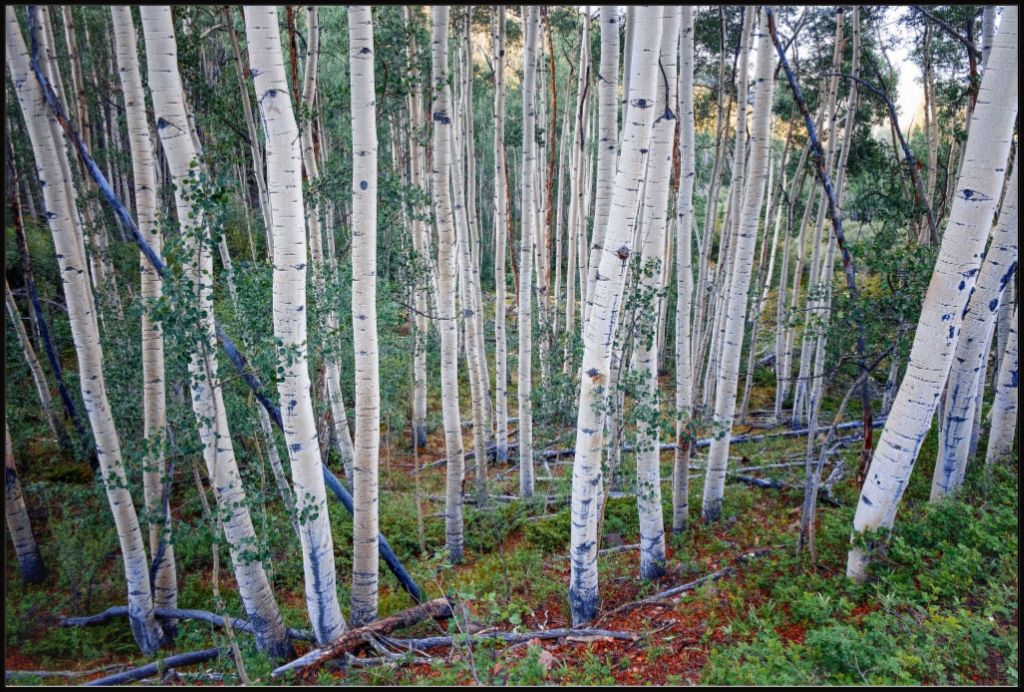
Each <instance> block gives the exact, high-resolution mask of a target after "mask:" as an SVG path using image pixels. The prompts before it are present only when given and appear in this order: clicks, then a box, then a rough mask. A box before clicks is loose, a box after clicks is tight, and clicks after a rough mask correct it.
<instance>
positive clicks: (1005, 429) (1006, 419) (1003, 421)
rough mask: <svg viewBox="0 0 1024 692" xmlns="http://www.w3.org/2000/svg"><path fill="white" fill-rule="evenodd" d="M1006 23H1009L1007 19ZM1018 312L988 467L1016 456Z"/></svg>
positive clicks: (995, 405)
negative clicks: (1014, 441)
mask: <svg viewBox="0 0 1024 692" xmlns="http://www.w3.org/2000/svg"><path fill="white" fill-rule="evenodd" d="M1003 21H1006V20H1005V18H1004V20H1003ZM1017 325H1018V322H1017V310H1016V309H1014V311H1013V320H1012V321H1011V322H1010V334H1009V336H1008V337H1007V339H1006V353H1005V354H1004V355H1003V361H1002V363H1001V364H1000V367H999V377H998V379H997V380H996V396H995V401H993V402H992V428H991V430H990V431H989V435H988V450H987V451H986V452H985V466H986V467H987V466H989V465H991V464H994V463H996V462H997V461H1000V460H1002V459H1004V458H1006V457H1009V456H1010V455H1011V454H1012V453H1013V437H1014V434H1015V433H1016V429H1017V396H1018V394H1017V389H1018V386H1017V382H1018V363H1017V331H1018V327H1017Z"/></svg>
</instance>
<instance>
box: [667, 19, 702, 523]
mask: <svg viewBox="0 0 1024 692" xmlns="http://www.w3.org/2000/svg"><path fill="white" fill-rule="evenodd" d="M680 12H681V19H682V26H681V27H680V34H681V40H680V58H679V195H678V197H677V198H676V234H677V238H676V333H675V337H676V343H675V348H676V353H675V363H676V381H675V385H676V401H675V413H676V415H675V418H676V451H675V458H674V459H673V463H672V531H673V533H682V532H683V531H684V530H686V525H687V522H688V521H689V514H690V447H691V445H692V444H693V431H692V430H691V427H692V426H691V420H692V416H693V360H692V358H691V357H690V352H691V340H690V335H691V328H690V315H691V314H692V307H693V266H692V264H693V261H692V259H691V254H692V243H693V216H694V210H693V183H694V178H695V177H696V161H695V157H694V154H695V144H694V118H693V69H694V64H693V43H694V10H693V8H691V7H689V6H685V5H684V6H683V7H681V8H680Z"/></svg>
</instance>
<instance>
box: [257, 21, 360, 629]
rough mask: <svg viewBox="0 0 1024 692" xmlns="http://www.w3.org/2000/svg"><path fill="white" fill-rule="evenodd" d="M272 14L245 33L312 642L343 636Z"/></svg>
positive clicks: (294, 163)
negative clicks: (262, 136) (263, 160)
mask: <svg viewBox="0 0 1024 692" xmlns="http://www.w3.org/2000/svg"><path fill="white" fill-rule="evenodd" d="M277 19H278V18H277V9H276V8H274V7H256V6H247V7H246V8H245V31H246V37H247V38H248V51H249V64H250V65H251V66H252V72H253V75H254V81H255V87H256V102H257V103H258V104H259V108H260V116H261V118H262V120H263V127H264V130H265V131H266V133H267V188H268V194H269V195H270V208H271V217H272V219H273V224H274V225H273V231H274V232H273V238H274V241H273V242H274V301H273V303H274V338H275V339H276V340H277V342H278V349H279V351H278V367H279V368H283V370H284V372H283V377H282V378H281V379H280V381H279V382H278V386H277V389H278V394H279V395H280V397H281V404H282V406H281V417H282V419H283V423H284V424H283V426H282V428H283V430H284V437H285V442H286V446H287V449H288V456H289V459H290V461H291V467H292V483H293V484H294V487H295V497H296V502H297V505H298V506H297V510H298V513H299V524H300V528H301V535H302V564H303V569H304V573H305V584H306V607H307V608H308V610H309V618H310V621H311V622H312V624H313V632H314V633H315V634H316V638H317V642H319V643H320V644H325V643H327V642H330V641H333V640H335V639H337V638H338V637H339V636H340V635H341V634H342V632H344V631H345V621H344V619H343V618H342V616H341V608H340V607H339V605H338V592H337V589H336V587H335V581H336V572H335V569H334V539H333V538H332V536H331V525H330V519H329V516H328V510H327V495H326V489H325V487H324V477H323V471H322V469H321V463H320V450H319V445H318V443H317V439H316V438H317V436H316V421H315V419H314V416H313V399H312V396H311V392H310V378H309V362H308V354H307V337H306V262H307V254H306V224H305V215H304V210H303V204H302V170H301V158H300V152H299V128H298V124H297V123H296V121H295V113H294V111H293V110H292V102H291V98H290V96H289V95H288V83H287V81H286V80H285V72H284V59H283V56H282V51H281V36H280V32H279V30H278V22H277Z"/></svg>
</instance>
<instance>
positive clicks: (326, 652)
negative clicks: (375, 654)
mask: <svg viewBox="0 0 1024 692" xmlns="http://www.w3.org/2000/svg"><path fill="white" fill-rule="evenodd" d="M451 616H452V606H451V604H450V603H449V602H448V599H447V598H443V597H442V598H435V599H434V600H433V601H427V602H426V603H423V604H421V605H418V606H415V607H413V608H409V609H408V610H403V611H402V612H400V613H395V614H394V615H391V616H388V617H386V618H381V619H380V620H377V621H376V622H372V623H370V624H369V625H366V626H365V627H358V628H356V629H354V630H349V631H348V632H346V633H345V634H343V635H341V637H339V638H338V639H336V640H335V641H333V642H331V643H330V644H328V645H327V646H324V647H321V648H319V649H313V650H312V651H310V652H309V653H308V654H306V655H305V656H300V657H299V658H297V659H295V660H294V661H291V662H290V663H286V664H285V665H283V666H280V667H278V668H275V669H274V670H273V671H271V673H270V676H271V677H275V678H276V677H279V676H281V675H283V674H284V673H287V672H288V671H292V670H296V669H300V668H301V669H305V670H307V671H309V670H316V668H318V667H320V666H322V665H323V664H324V663H326V662H327V661H329V660H331V659H332V658H338V657H339V656H341V655H342V654H345V653H349V652H351V651H352V650H353V649H355V648H357V647H359V646H361V645H363V644H365V643H366V637H367V635H377V636H380V635H386V634H391V633H392V632H394V631H395V630H397V629H402V628H404V627H411V626H412V625H415V624H418V623H420V622H422V621H424V620H427V619H430V618H433V619H444V618H449V617H451Z"/></svg>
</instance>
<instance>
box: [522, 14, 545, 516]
mask: <svg viewBox="0 0 1024 692" xmlns="http://www.w3.org/2000/svg"><path fill="white" fill-rule="evenodd" d="M524 11H525V12H528V16H527V18H526V27H525V32H526V38H525V39H524V41H525V44H524V46H525V47H524V48H523V60H524V63H523V74H524V76H523V174H522V184H523V187H522V200H523V202H522V219H523V223H522V229H523V231H522V240H521V241H520V254H519V257H520V259H519V315H518V316H517V318H516V319H517V320H518V322H519V365H518V383H519V386H518V396H519V495H520V496H521V497H530V496H532V495H533V405H532V403H531V401H530V397H531V396H532V392H533V390H532V386H533V382H532V380H533V308H532V304H531V297H532V296H531V293H532V289H533V255H534V251H535V248H534V244H535V243H536V242H537V240H536V226H537V217H538V214H537V208H536V207H537V202H536V200H535V198H534V195H535V194H536V192H535V189H534V188H535V186H534V177H535V176H536V175H537V172H536V168H537V164H536V159H537V153H536V150H537V144H536V139H535V137H534V133H535V131H536V127H537V113H536V110H535V109H536V106H535V102H536V80H537V34H538V25H539V23H540V19H539V17H540V11H539V9H538V8H537V7H529V8H528V9H527V8H526V7H525V6H524ZM541 269H542V268H541V267H538V268H537V270H538V272H539V271H540V270H541Z"/></svg>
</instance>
